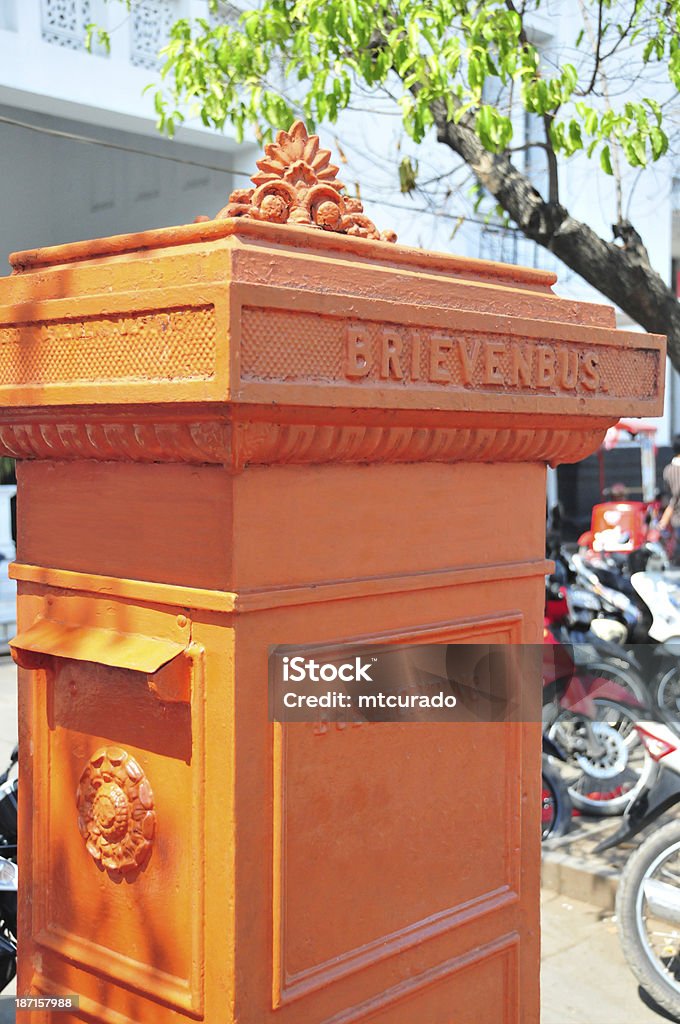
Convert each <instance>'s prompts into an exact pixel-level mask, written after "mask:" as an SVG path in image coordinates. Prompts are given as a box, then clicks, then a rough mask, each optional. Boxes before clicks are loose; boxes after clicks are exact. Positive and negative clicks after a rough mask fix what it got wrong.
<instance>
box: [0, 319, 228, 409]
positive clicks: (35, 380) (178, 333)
mask: <svg viewBox="0 0 680 1024" xmlns="http://www.w3.org/2000/svg"><path fill="white" fill-rule="evenodd" d="M0 347H1V350H2V360H1V361H0V387H8V386H11V387H12V388H22V387H36V388H41V389H42V388H44V386H45V383H46V382H49V384H50V385H75V384H78V385H83V384H90V385H92V384H94V385H97V386H99V387H101V386H109V385H111V384H113V383H117V382H124V383H126V384H130V383H134V382H138V381H143V382H145V383H157V382H165V381H168V382H175V381H207V380H211V379H212V378H213V377H214V376H215V367H216V360H217V327H216V323H215V308H214V306H213V305H212V304H210V303H203V304H201V305H196V306H176V307H174V308H167V309H157V310H143V311H139V312H117V313H113V314H111V315H108V316H104V315H101V314H99V315H94V316H88V315H85V316H64V317H59V318H55V319H49V320H42V321H28V322H16V323H3V324H2V325H1V326H0Z"/></svg>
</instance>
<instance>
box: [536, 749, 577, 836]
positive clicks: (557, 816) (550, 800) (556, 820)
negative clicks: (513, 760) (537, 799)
mask: <svg viewBox="0 0 680 1024" xmlns="http://www.w3.org/2000/svg"><path fill="white" fill-rule="evenodd" d="M542 781H543V799H542V802H541V839H548V838H551V839H556V838H557V837H558V836H563V835H565V834H566V833H567V832H568V831H569V829H570V828H571V810H572V807H571V800H570V798H569V791H568V789H567V786H566V784H565V782H564V780H563V779H562V776H561V775H560V773H559V772H558V771H557V769H556V768H553V766H552V765H551V764H550V761H549V760H548V758H547V757H546V756H545V755H544V756H543V774H542Z"/></svg>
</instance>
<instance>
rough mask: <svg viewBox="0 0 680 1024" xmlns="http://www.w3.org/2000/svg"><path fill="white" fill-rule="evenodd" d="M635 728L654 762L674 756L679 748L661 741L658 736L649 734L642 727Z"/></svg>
mask: <svg viewBox="0 0 680 1024" xmlns="http://www.w3.org/2000/svg"><path fill="white" fill-rule="evenodd" d="M635 728H636V729H637V731H638V732H639V734H640V739H641V740H642V742H643V743H644V745H645V747H646V748H647V752H648V753H649V756H650V757H651V758H652V760H654V761H660V760H661V758H662V757H666V756H667V755H668V754H672V753H673V751H674V750H677V749H678V748H677V747H674V746H673V744H672V743H667V742H666V740H662V739H659V737H658V736H654V735H653V734H652V733H651V732H647V730H646V729H643V728H642V726H641V725H636V726H635Z"/></svg>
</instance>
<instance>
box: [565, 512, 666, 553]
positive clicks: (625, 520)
mask: <svg viewBox="0 0 680 1024" xmlns="http://www.w3.org/2000/svg"><path fill="white" fill-rule="evenodd" d="M648 518H649V504H648V503H647V502H646V501H605V502H602V503H601V504H600V505H594V506H593V512H592V518H591V524H590V531H589V532H588V533H586V534H583V535H582V537H581V538H579V544H581V543H582V542H585V543H584V544H583V545H582V546H588V547H590V548H591V549H592V550H593V551H635V550H636V549H637V548H640V547H642V545H643V544H644V543H645V542H646V541H647V539H648V537H647V534H648V528H649V523H648Z"/></svg>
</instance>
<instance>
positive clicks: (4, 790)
mask: <svg viewBox="0 0 680 1024" xmlns="http://www.w3.org/2000/svg"><path fill="white" fill-rule="evenodd" d="M17 760H18V748H17V747H15V748H14V750H13V751H12V755H11V758H10V763H9V765H8V767H7V769H6V770H5V771H4V772H3V773H2V774H0V991H2V990H3V989H4V988H6V987H7V985H9V983H10V981H12V979H13V978H14V976H15V975H16V969H17V884H18V869H17V789H18V785H19V780H18V778H17V777H16V774H15V773H14V768H15V766H16V764H17Z"/></svg>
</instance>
